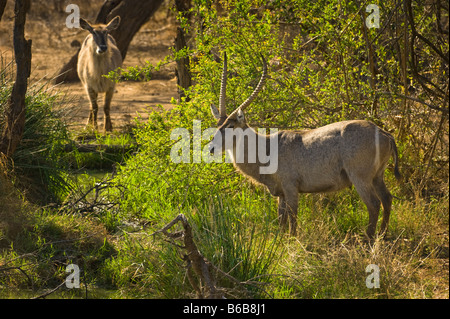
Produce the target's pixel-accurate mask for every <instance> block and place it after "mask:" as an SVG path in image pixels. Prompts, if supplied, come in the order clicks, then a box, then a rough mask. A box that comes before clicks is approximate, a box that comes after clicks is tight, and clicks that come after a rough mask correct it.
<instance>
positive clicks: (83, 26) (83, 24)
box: [80, 18, 94, 32]
mask: <svg viewBox="0 0 450 319" xmlns="http://www.w3.org/2000/svg"><path fill="white" fill-rule="evenodd" d="M80 27H81V29H84V30H88V31H89V32H92V31H94V30H93V29H92V27H91V25H90V24H89V22H87V21H86V20H84V19H83V18H80Z"/></svg>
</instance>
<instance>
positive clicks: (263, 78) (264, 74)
mask: <svg viewBox="0 0 450 319" xmlns="http://www.w3.org/2000/svg"><path fill="white" fill-rule="evenodd" d="M262 60H263V72H262V75H261V79H259V83H258V85H257V86H256V88H255V89H254V90H253V92H252V94H251V95H250V96H249V97H248V99H246V100H245V101H244V102H243V103H242V104H241V105H240V106H239V107H238V108H237V109H236V110H234V111H233V113H231V114H230V116H229V117H231V116H234V115H235V114H236V113H237V112H238V111H239V110H241V111H243V110H245V108H246V107H247V106H249V105H250V103H252V102H253V100H254V99H255V98H256V96H257V95H258V93H259V92H260V91H261V90H262V88H263V87H264V83H265V82H266V77H267V63H266V60H265V59H264V57H262Z"/></svg>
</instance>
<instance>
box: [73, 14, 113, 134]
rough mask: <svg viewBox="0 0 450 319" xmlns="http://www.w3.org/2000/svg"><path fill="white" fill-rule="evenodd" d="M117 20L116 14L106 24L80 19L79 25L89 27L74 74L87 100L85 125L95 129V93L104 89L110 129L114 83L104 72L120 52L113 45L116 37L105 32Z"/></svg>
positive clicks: (106, 114) (106, 125) (107, 31)
mask: <svg viewBox="0 0 450 319" xmlns="http://www.w3.org/2000/svg"><path fill="white" fill-rule="evenodd" d="M119 24H120V17H119V16H117V17H115V18H114V19H112V20H111V21H110V22H109V23H108V24H107V25H104V24H97V25H91V24H89V23H88V22H87V21H86V20H84V19H80V27H81V28H83V29H85V30H87V31H89V32H90V34H89V35H88V36H87V37H86V39H85V40H84V42H83V45H82V46H81V49H80V52H79V53H78V69H77V71H78V76H79V77H80V80H81V83H82V84H83V86H84V87H85V89H86V92H87V94H88V96H89V101H90V103H91V110H90V113H89V119H88V122H87V125H88V126H93V127H94V129H97V112H98V105H97V96H98V93H103V92H104V93H105V106H104V112H105V120H104V129H105V131H112V123H111V117H110V107H111V99H112V97H113V94H114V87H115V83H114V82H113V81H111V80H109V79H107V78H105V77H104V75H106V74H108V73H109V72H110V71H112V70H114V69H116V68H118V67H120V66H121V65H122V55H121V54H120V51H119V49H118V48H117V46H116V41H115V40H114V38H113V37H112V36H111V35H110V34H109V32H110V31H112V30H114V29H116V28H117V27H118V26H119Z"/></svg>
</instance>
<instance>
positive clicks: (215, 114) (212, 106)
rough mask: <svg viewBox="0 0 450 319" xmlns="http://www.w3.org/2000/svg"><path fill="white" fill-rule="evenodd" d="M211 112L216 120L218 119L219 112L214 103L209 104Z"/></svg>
mask: <svg viewBox="0 0 450 319" xmlns="http://www.w3.org/2000/svg"><path fill="white" fill-rule="evenodd" d="M211 113H212V115H213V116H214V118H215V119H216V120H218V119H220V112H219V110H218V109H217V107H216V106H215V105H214V104H211Z"/></svg>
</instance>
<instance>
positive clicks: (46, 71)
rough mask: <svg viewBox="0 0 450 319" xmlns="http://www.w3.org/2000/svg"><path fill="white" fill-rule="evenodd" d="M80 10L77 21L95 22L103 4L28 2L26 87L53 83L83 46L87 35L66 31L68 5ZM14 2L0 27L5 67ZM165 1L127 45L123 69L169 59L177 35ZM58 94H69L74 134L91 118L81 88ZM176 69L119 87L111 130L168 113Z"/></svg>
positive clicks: (0, 49) (61, 87)
mask: <svg viewBox="0 0 450 319" xmlns="http://www.w3.org/2000/svg"><path fill="white" fill-rule="evenodd" d="M70 3H74V4H78V5H79V7H80V12H81V16H82V17H84V18H86V19H87V20H89V21H94V20H95V16H96V13H97V12H98V9H99V8H100V6H101V5H102V3H103V0H95V1H87V0H78V1H77V0H70V1H64V0H49V1H40V0H37V1H32V8H31V10H30V13H29V14H28V16H27V24H26V29H25V37H26V38H27V39H31V40H32V71H31V77H30V84H32V83H35V82H37V81H41V82H42V81H51V80H52V79H53V78H54V77H55V76H56V75H57V72H58V70H59V69H60V68H61V66H62V65H64V64H65V63H66V62H67V61H68V60H69V59H70V57H72V55H73V54H74V53H76V51H77V47H72V46H71V43H72V42H73V41H74V40H77V41H79V42H80V43H82V42H83V40H84V38H85V37H86V36H87V34H88V32H87V31H85V30H82V29H69V28H67V27H66V25H65V20H66V17H67V16H68V15H69V14H70V13H66V12H65V8H66V6H67V5H68V4H70ZM13 5H14V1H8V3H7V7H6V10H5V12H4V14H3V17H2V20H1V21H0V56H1V57H2V59H3V60H4V61H11V59H12V58H13V41H12V33H13V32H12V30H13V24H14V13H13ZM169 5H170V2H169V1H166V3H164V4H163V5H162V6H161V7H160V8H159V10H158V12H156V14H155V15H154V16H153V17H152V18H151V19H150V21H149V22H147V23H146V24H145V25H143V26H142V28H141V30H140V31H139V32H138V33H137V34H136V35H135V37H134V38H133V41H132V42H131V44H130V46H129V48H128V53H127V56H126V58H125V60H124V64H123V67H124V68H126V67H128V66H137V65H144V62H145V61H149V62H151V63H153V64H156V63H157V62H158V61H160V60H162V59H163V58H164V57H165V56H166V55H168V54H169V48H170V47H171V46H173V43H174V39H175V35H176V21H175V18H174V14H173V13H172V12H171V11H170V10H169ZM56 89H58V90H60V91H62V92H64V93H67V97H68V98H67V99H66V100H67V101H68V103H65V105H63V106H62V107H63V108H66V109H67V110H65V111H66V112H64V113H65V114H67V121H68V123H69V124H70V126H72V127H73V128H74V129H76V128H81V127H83V126H84V124H85V123H86V120H87V116H88V114H89V101H88V98H87V95H86V94H85V91H84V88H83V87H82V85H81V83H80V82H75V83H63V84H60V85H58V86H57V87H56ZM177 96H178V94H177V81H176V77H175V64H174V63H172V64H168V65H167V66H165V67H163V68H162V70H161V71H159V72H158V73H156V74H154V76H153V77H152V79H151V80H150V81H148V82H132V81H127V82H120V83H118V84H117V85H116V93H115V95H114V97H113V101H112V104H111V117H112V121H113V127H114V129H115V130H121V129H122V128H124V127H126V126H127V125H128V124H129V123H130V122H131V121H132V120H133V118H135V117H136V116H137V114H138V113H139V114H140V115H141V116H142V118H143V119H146V118H147V117H148V116H147V111H148V110H149V109H152V108H154V107H155V106H156V105H158V104H160V105H162V106H163V107H164V108H166V109H167V108H170V107H171V104H170V101H171V99H172V98H173V97H174V98H177ZM99 102H100V103H99V114H98V120H99V129H100V128H102V125H103V94H101V99H100V100H99Z"/></svg>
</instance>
